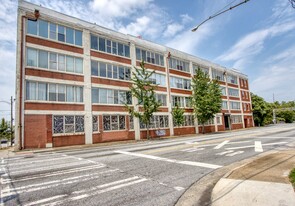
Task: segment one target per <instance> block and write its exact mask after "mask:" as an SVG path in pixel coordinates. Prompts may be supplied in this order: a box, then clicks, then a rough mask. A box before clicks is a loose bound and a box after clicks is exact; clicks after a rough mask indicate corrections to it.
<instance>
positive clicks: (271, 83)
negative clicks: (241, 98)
mask: <svg viewBox="0 0 295 206" xmlns="http://www.w3.org/2000/svg"><path fill="white" fill-rule="evenodd" d="M294 49H295V44H293V45H291V46H290V47H289V48H287V49H285V50H283V51H281V52H278V53H277V54H275V55H273V56H271V57H269V58H268V59H267V60H266V61H265V64H264V65H263V68H264V69H263V70H262V72H261V74H260V75H259V76H258V77H257V78H255V79H254V80H253V82H252V83H251V89H252V90H253V91H254V92H255V93H257V94H259V95H260V96H263V97H265V98H266V100H267V101H272V94H273V93H274V94H275V96H276V99H277V100H280V101H283V100H285V101H290V100H295V94H294V92H293V91H295V84H294V82H295V65H294V59H295V54H294V52H293V51H294Z"/></svg>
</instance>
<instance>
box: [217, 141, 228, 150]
mask: <svg viewBox="0 0 295 206" xmlns="http://www.w3.org/2000/svg"><path fill="white" fill-rule="evenodd" d="M228 142H229V140H225V141H223V142H221V143H220V144H219V145H217V146H216V147H214V149H220V148H221V147H223V146H224V145H226V144H227V143H228Z"/></svg>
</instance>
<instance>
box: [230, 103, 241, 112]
mask: <svg viewBox="0 0 295 206" xmlns="http://www.w3.org/2000/svg"><path fill="white" fill-rule="evenodd" d="M229 106H230V109H233V110H239V109H240V102H229Z"/></svg>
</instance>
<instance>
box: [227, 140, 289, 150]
mask: <svg viewBox="0 0 295 206" xmlns="http://www.w3.org/2000/svg"><path fill="white" fill-rule="evenodd" d="M286 143H287V142H275V143H267V144H262V145H263V146H271V145H277V144H286ZM251 147H254V145H249V146H242V147H231V148H225V149H227V150H233V149H244V148H251Z"/></svg>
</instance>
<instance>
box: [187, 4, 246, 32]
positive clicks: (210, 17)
mask: <svg viewBox="0 0 295 206" xmlns="http://www.w3.org/2000/svg"><path fill="white" fill-rule="evenodd" d="M248 1H250V0H244V1H242V2H240V3H238V4H236V5H234V6H231V7H230V8H228V9H225V10H222V11H220V12H218V13H215V14H214V15H212V16H209V18H208V19H206V20H204V21H202V22H201V23H200V24H199V25H198V26H196V27H195V28H193V29H192V32H194V31H196V30H197V29H198V28H199V27H200V26H201V25H202V24H204V23H206V22H207V21H209V20H210V19H213V18H215V17H217V16H219V15H221V14H223V13H225V12H228V11H230V10H232V9H234V8H236V7H238V6H240V5H242V4H245V3H247V2H248ZM232 3H233V2H232ZM230 4H231V3H230ZM230 4H229V5H230Z"/></svg>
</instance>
